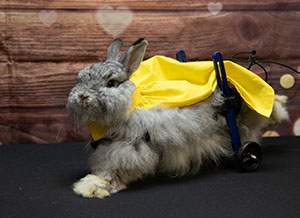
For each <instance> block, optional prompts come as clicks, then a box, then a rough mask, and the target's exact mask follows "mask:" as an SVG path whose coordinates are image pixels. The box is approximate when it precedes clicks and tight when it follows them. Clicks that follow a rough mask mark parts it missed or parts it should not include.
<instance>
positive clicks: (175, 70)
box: [89, 56, 274, 141]
mask: <svg viewBox="0 0 300 218" xmlns="http://www.w3.org/2000/svg"><path fill="white" fill-rule="evenodd" d="M224 65H225V69H226V75H227V79H228V81H229V82H230V83H231V84H232V85H233V86H234V87H235V88H236V90H237V91H238V92H239V94H240V95H241V97H242V98H243V99H244V101H245V102H246V103H247V104H248V106H249V107H250V108H251V109H253V110H255V111H256V112H257V113H259V114H261V115H262V116H265V117H270V115H271V113H272V108H273V101H274V90H273V88H272V87H271V86H269V85H268V84H267V83H266V82H265V81H264V80H263V79H261V78H260V77H259V76H257V75H256V74H254V73H253V72H251V71H249V70H247V69H246V68H244V67H242V66H240V65H238V64H235V63H233V62H230V61H224ZM130 81H132V82H133V83H134V84H135V85H136V91H135V93H134V96H133V109H135V108H144V109H149V108H152V107H154V106H157V105H163V106H165V107H171V108H172V107H183V106H188V105H192V104H195V103H197V102H199V101H202V100H204V99H206V98H207V97H209V96H210V95H211V94H212V93H213V92H214V90H215V89H216V87H217V80H216V74H215V70H214V64H213V62H212V61H197V62H185V63H182V62H179V61H177V60H175V59H172V58H168V57H163V56H154V57H152V58H150V59H148V60H146V61H143V62H142V63H141V65H140V67H139V68H138V70H137V71H135V72H134V73H133V75H132V76H131V78H130ZM106 129H107V128H106V127H104V126H102V125H101V124H99V123H93V124H90V125H89V130H90V133H91V135H92V137H93V139H94V140H95V141H96V140H98V139H100V138H102V137H103V136H104V134H105V131H106Z"/></svg>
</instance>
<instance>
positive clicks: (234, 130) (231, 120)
mask: <svg viewBox="0 0 300 218" xmlns="http://www.w3.org/2000/svg"><path fill="white" fill-rule="evenodd" d="M213 62H214V67H215V72H216V77H217V82H218V86H219V88H220V90H221V91H222V92H223V93H224V95H225V97H226V98H230V97H232V94H231V91H230V88H229V85H228V81H227V76H226V71H225V66H224V63H223V57H222V54H221V53H220V52H215V53H214V54H213ZM219 69H220V70H221V74H222V78H221V76H220V70H219ZM226 122H227V125H228V127H229V132H230V137H231V144H232V148H233V151H234V154H235V155H237V153H238V150H239V148H240V147H241V146H242V144H241V139H240V134H239V130H238V127H237V124H236V119H235V113H234V108H232V107H231V108H229V110H228V111H227V114H226Z"/></svg>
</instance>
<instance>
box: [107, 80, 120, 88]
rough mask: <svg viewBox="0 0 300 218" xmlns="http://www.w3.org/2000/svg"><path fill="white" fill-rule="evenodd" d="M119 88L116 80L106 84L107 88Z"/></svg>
mask: <svg viewBox="0 0 300 218" xmlns="http://www.w3.org/2000/svg"><path fill="white" fill-rule="evenodd" d="M118 86H119V82H118V81H117V80H114V79H112V80H109V81H108V83H107V87H108V88H112V87H115V88H117V87H118Z"/></svg>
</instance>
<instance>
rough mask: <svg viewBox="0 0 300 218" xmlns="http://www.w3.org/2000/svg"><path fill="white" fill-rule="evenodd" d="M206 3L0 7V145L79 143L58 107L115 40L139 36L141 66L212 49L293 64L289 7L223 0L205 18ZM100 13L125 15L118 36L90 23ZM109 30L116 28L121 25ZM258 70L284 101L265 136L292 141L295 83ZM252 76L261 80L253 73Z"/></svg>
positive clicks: (299, 94)
mask: <svg viewBox="0 0 300 218" xmlns="http://www.w3.org/2000/svg"><path fill="white" fill-rule="evenodd" d="M210 2H211V1H210V0H205V1H195V0H187V1H182V0H180V1H179V0H173V1H170V0H169V1H160V0H151V1H150V0H147V1H137V0H127V1H122V0H121V1H120V0H118V1H117V0H116V1H112V0H111V1H105V0H104V1H103V0H102V1H100V0H94V1H82V0H81V1H80V0H73V1H71V0H67V1H62V0H59V1H58V0H54V1H46V0H34V1H28V0H25V1H21V0H5V1H3V0H0V71H1V72H0V95H1V98H0V142H2V143H6V144H9V143H54V142H66V141H74V140H76V141H78V140H88V138H89V134H88V131H87V129H86V127H82V128H79V127H76V125H75V124H74V123H73V122H72V120H71V119H70V117H69V115H68V112H67V111H66V109H65V104H66V101H67V97H68V93H69V91H70V89H71V88H72V87H73V86H74V84H75V76H76V74H77V72H78V71H79V70H80V69H81V68H82V67H84V66H87V65H89V64H91V63H96V62H98V61H99V60H104V59H105V55H106V50H107V46H108V44H109V43H110V41H111V40H112V39H113V38H115V37H121V38H123V40H124V46H123V49H122V50H123V51H124V50H125V49H126V48H127V47H128V46H129V45H130V44H131V43H132V42H134V41H135V40H136V39H138V38H140V37H143V38H146V39H147V40H148V41H149V47H148V49H147V52H146V56H145V58H149V57H152V56H154V55H165V56H169V57H173V58H175V52H176V51H177V50H179V49H184V50H185V51H186V53H187V57H188V60H189V61H196V60H210V59H211V55H212V53H213V52H214V51H217V50H218V51H221V52H222V54H223V55H224V57H230V56H232V55H233V54H235V53H237V52H241V51H251V50H252V49H253V48H255V49H256V50H257V58H259V59H269V60H270V59H271V60H277V61H280V62H282V63H285V64H288V65H290V66H292V67H294V68H298V66H300V45H299V42H300V29H299V23H300V2H299V1H295V0H281V1H276V0H265V1H259V0H254V1H245V0H234V1H229V0H224V1H221V3H222V8H221V11H220V12H219V13H217V15H213V13H211V12H210V11H209V9H208V4H209V3H210ZM108 6H109V7H111V8H110V9H107V7H108ZM124 6H125V7H124ZM103 7H106V9H105V10H104V12H107V11H108V12H109V13H111V12H114V13H115V12H120V13H129V16H132V20H130V22H129V24H128V26H127V27H126V28H125V29H124V31H121V33H120V34H119V33H118V34H113V33H116V32H109V31H111V29H106V28H105V27H104V26H103V20H101V21H100V20H99V17H97V13H99V11H98V10H99V9H101V8H102V9H103ZM101 13H103V10H102V11H101ZM106 15H107V14H106ZM107 16H108V15H107ZM115 17H118V13H115V14H114V16H113V17H109V19H108V20H110V21H111V23H113V20H114V18H115ZM101 19H103V16H102V17H101ZM99 22H102V25H101V24H100V23H99ZM120 22H122V21H120ZM113 25H115V26H113V28H114V29H113V30H118V29H120V28H123V27H124V25H125V24H124V25H123V26H122V24H121V25H120V24H118V23H115V24H113ZM126 25H127V24H126ZM245 66H246V65H245ZM264 66H265V67H266V69H267V70H268V72H269V82H270V84H271V85H272V86H273V87H274V89H275V90H276V92H277V93H278V94H284V95H287V96H288V97H289V99H290V100H289V102H288V110H289V112H290V116H291V120H290V122H286V123H282V124H280V125H279V126H278V127H276V129H274V131H277V132H278V133H279V134H280V135H292V134H294V133H293V125H294V122H295V121H296V120H297V119H299V118H300V112H299V108H300V90H299V89H300V86H299V83H300V77H299V75H295V74H294V73H292V72H291V71H288V70H286V69H285V68H282V67H279V66H277V65H264ZM253 71H254V72H256V73H257V74H259V75H260V74H261V70H260V69H259V68H253ZM284 73H290V74H292V75H293V76H294V78H295V81H296V83H295V85H294V86H293V87H292V88H291V89H284V88H282V87H281V86H280V84H279V80H280V77H281V76H282V75H283V74H284Z"/></svg>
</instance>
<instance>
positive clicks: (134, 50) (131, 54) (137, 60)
mask: <svg viewBox="0 0 300 218" xmlns="http://www.w3.org/2000/svg"><path fill="white" fill-rule="evenodd" d="M147 46H148V42H147V40H145V39H139V40H137V41H136V42H135V43H133V44H132V45H131V46H130V47H129V48H128V50H127V51H126V52H125V53H124V54H123V55H122V57H121V58H120V60H119V62H120V63H121V64H123V65H124V67H125V69H126V72H127V73H128V78H129V77H130V76H131V74H132V73H133V72H134V71H136V70H137V69H138V67H139V66H140V64H141V62H142V60H143V58H144V54H145V51H146V48H147Z"/></svg>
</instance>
